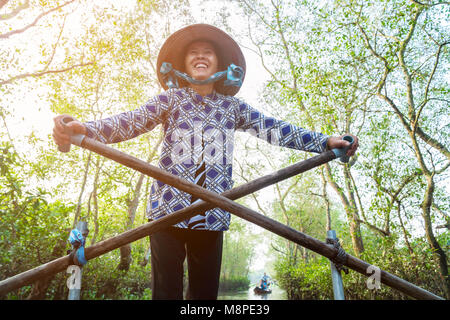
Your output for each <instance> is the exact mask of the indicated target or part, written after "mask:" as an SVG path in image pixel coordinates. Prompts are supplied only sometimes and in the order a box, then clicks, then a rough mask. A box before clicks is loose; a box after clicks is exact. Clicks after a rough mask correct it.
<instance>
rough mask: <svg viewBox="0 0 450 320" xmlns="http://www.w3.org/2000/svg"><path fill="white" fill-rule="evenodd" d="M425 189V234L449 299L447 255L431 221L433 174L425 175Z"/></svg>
mask: <svg viewBox="0 0 450 320" xmlns="http://www.w3.org/2000/svg"><path fill="white" fill-rule="evenodd" d="M426 179H427V189H426V191H425V196H424V201H423V202H422V217H423V220H424V223H425V234H426V237H427V241H428V244H429V245H430V248H431V250H432V252H433V255H434V257H435V258H436V260H437V263H438V265H439V273H440V276H441V278H442V281H443V283H444V290H445V294H446V298H447V299H450V278H449V274H448V264H447V255H446V254H445V251H444V250H442V248H441V246H440V245H439V242H438V241H437V240H436V237H435V236H434V232H433V225H432V222H431V215H430V213H431V205H432V204H433V193H434V180H433V175H430V176H428V175H427V176H426Z"/></svg>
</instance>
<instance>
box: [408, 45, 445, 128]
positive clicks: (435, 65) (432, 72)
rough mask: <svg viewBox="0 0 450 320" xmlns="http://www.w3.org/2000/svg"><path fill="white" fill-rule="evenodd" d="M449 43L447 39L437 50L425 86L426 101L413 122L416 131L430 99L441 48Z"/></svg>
mask: <svg viewBox="0 0 450 320" xmlns="http://www.w3.org/2000/svg"><path fill="white" fill-rule="evenodd" d="M449 43H450V41H447V42H444V43H442V44H440V45H439V48H438V50H437V52H436V61H435V62H434V66H433V70H432V71H431V74H430V77H429V79H428V82H427V86H426V87H425V93H424V99H423V100H424V101H423V102H422V103H421V105H420V107H419V111H418V112H417V115H416V118H415V119H414V124H413V128H412V129H413V131H414V132H415V131H416V128H417V123H418V121H419V117H420V114H421V113H422V110H423V108H424V107H425V105H426V104H427V103H428V101H429V100H428V91H429V89H430V84H431V81H432V80H433V76H434V74H435V72H436V69H437V66H438V64H439V57H440V55H441V49H442V47H443V46H445V45H447V44H449Z"/></svg>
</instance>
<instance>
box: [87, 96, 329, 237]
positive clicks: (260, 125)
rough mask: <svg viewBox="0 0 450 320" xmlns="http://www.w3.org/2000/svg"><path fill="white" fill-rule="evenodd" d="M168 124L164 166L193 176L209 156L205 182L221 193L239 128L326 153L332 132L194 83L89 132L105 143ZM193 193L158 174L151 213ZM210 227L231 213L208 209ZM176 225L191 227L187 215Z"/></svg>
mask: <svg viewBox="0 0 450 320" xmlns="http://www.w3.org/2000/svg"><path fill="white" fill-rule="evenodd" d="M158 124H162V125H163V129H164V140H163V147H162V152H161V157H160V160H159V167H160V168H162V169H164V170H167V171H168V172H170V173H172V174H174V175H176V176H179V177H181V178H183V179H186V180H187V181H190V182H194V179H195V172H196V169H197V167H198V164H199V162H200V161H201V160H202V159H203V160H204V161H205V170H206V179H205V182H204V186H205V187H206V188H207V189H208V190H211V191H214V192H217V193H222V192H224V191H226V190H229V189H231V188H232V186H233V180H232V162H233V144H234V132H235V131H236V130H240V131H245V132H249V133H250V134H253V135H254V136H256V137H258V138H261V139H264V140H266V141H267V142H269V143H271V144H274V145H280V146H283V147H288V148H292V149H297V150H303V151H309V152H315V153H321V152H323V151H324V150H325V147H326V143H327V139H328V136H326V135H323V134H321V133H317V132H312V131H309V130H306V129H303V128H300V127H297V126H294V125H291V124H289V123H286V122H284V121H281V120H277V119H275V118H272V117H267V116H264V115H263V114H262V113H261V112H259V111H258V110H256V109H254V108H252V107H251V106H249V105H248V104H246V103H245V102H243V101H242V100H240V99H238V98H236V97H232V96H224V95H221V94H219V93H213V94H211V95H208V96H205V97H202V96H200V95H199V94H197V93H196V92H195V91H194V90H193V89H191V88H181V89H169V90H167V91H165V92H163V93H161V94H159V95H157V96H155V97H153V98H152V99H150V100H149V101H148V102H147V103H146V104H145V105H143V106H141V107H139V108H138V109H136V110H133V111H128V112H124V113H121V114H118V115H115V116H112V117H110V118H106V119H102V120H98V121H90V122H86V123H85V125H86V128H87V136H88V137H90V138H93V139H96V140H98V141H101V142H103V143H106V144H109V143H116V142H120V141H124V140H128V139H131V138H134V137H136V136H138V135H141V134H143V133H146V132H148V131H150V130H152V129H153V128H154V127H156V126H157V125H158ZM190 204H191V195H190V194H188V193H186V192H183V191H180V190H178V189H176V188H174V187H172V186H169V185H167V184H164V183H162V182H161V181H158V180H155V181H154V183H153V185H152V188H151V194H150V198H149V201H148V204H147V216H148V218H149V219H151V220H156V219H158V218H161V217H163V216H165V215H167V214H170V213H172V212H175V211H177V210H180V209H182V208H185V207H188V206H189V205H190ZM205 216H206V219H205V220H206V229H207V230H216V231H224V230H227V229H228V228H229V224H230V213H228V212H226V211H224V210H222V209H220V208H215V209H211V210H209V211H207V212H206V213H205ZM176 226H177V227H181V228H187V227H188V221H183V222H180V223H178V224H177V225H176Z"/></svg>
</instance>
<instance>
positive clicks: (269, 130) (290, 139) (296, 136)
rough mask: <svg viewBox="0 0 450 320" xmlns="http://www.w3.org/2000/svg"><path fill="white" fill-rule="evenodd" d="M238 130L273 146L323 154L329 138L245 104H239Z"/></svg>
mask: <svg viewBox="0 0 450 320" xmlns="http://www.w3.org/2000/svg"><path fill="white" fill-rule="evenodd" d="M238 111H239V112H238V121H237V126H236V130H239V131H245V132H248V133H250V134H252V135H253V136H256V137H258V138H260V139H263V140H265V141H267V142H269V143H270V144H272V145H278V146H282V147H287V148H291V149H296V150H302V151H308V152H314V153H322V152H324V151H325V149H326V145H327V141H328V138H329V136H327V135H324V134H322V133H319V132H314V131H310V130H307V129H303V128H301V127H298V126H295V125H292V124H289V123H287V122H285V121H282V120H277V119H275V118H273V117H267V116H265V115H264V114H262V113H261V112H259V111H258V110H256V109H254V108H252V107H251V106H250V105H248V104H247V103H244V102H239V110H238Z"/></svg>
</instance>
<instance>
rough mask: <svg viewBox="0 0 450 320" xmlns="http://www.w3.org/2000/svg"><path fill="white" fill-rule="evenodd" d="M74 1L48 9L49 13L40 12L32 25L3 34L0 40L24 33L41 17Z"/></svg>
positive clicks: (0, 35)
mask: <svg viewBox="0 0 450 320" xmlns="http://www.w3.org/2000/svg"><path fill="white" fill-rule="evenodd" d="M74 1H75V0H71V1H69V2H66V3H63V4H62V5H60V6H58V7H56V8H53V9H50V10H49V11H46V12H42V13H41V14H40V15H38V16H37V17H36V19H34V21H33V22H32V23H30V24H29V25H27V26H25V27H23V28H22V29H17V30H13V31H10V32H7V33H4V34H0V39H6V38H9V37H10V36H12V35H15V34H18V33H22V32H25V31H26V30H28V29H29V28H31V27H33V26H35V25H36V23H38V21H39V20H40V19H42V17H44V16H46V15H48V14H50V13H52V12H54V11H56V10H59V9H61V8H63V7H65V6H67V5H69V4H71V3H72V2H74Z"/></svg>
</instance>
